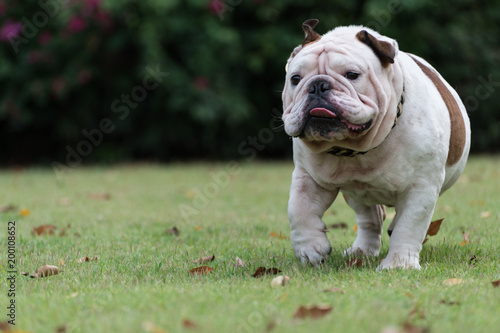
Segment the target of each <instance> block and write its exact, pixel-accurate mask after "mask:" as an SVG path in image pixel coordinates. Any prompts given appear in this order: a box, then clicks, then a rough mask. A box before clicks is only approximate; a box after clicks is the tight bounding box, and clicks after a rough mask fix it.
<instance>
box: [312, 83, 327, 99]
mask: <svg viewBox="0 0 500 333" xmlns="http://www.w3.org/2000/svg"><path fill="white" fill-rule="evenodd" d="M331 89H332V86H331V85H330V84H329V83H328V82H325V81H315V82H313V83H311V85H310V86H309V95H312V96H314V97H322V96H324V95H325V94H326V92H327V91H328V90H331Z"/></svg>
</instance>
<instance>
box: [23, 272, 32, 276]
mask: <svg viewBox="0 0 500 333" xmlns="http://www.w3.org/2000/svg"><path fill="white" fill-rule="evenodd" d="M21 275H24V276H28V275H30V273H27V272H21Z"/></svg>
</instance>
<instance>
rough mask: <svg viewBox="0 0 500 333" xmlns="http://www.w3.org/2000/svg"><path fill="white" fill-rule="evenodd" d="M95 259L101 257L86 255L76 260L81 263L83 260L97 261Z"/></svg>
mask: <svg viewBox="0 0 500 333" xmlns="http://www.w3.org/2000/svg"><path fill="white" fill-rule="evenodd" d="M95 260H99V258H97V257H91V258H89V257H87V256H85V257H81V258H80V259H78V260H77V261H76V262H77V263H79V264H81V263H83V262H88V261H95Z"/></svg>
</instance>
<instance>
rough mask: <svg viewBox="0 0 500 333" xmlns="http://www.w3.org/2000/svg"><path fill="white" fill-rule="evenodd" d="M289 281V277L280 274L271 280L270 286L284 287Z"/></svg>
mask: <svg viewBox="0 0 500 333" xmlns="http://www.w3.org/2000/svg"><path fill="white" fill-rule="evenodd" d="M288 282H290V277H289V276H286V275H284V276H283V275H280V276H277V277H275V278H274V279H272V280H271V287H273V288H278V287H284V286H286V285H287V284H288Z"/></svg>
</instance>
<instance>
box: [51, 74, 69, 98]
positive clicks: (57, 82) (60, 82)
mask: <svg viewBox="0 0 500 333" xmlns="http://www.w3.org/2000/svg"><path fill="white" fill-rule="evenodd" d="M51 88H52V92H53V93H54V94H55V95H57V96H58V97H60V96H61V95H62V93H63V91H64V88H66V80H64V78H62V77H60V76H58V77H56V78H54V80H52V86H51Z"/></svg>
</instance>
